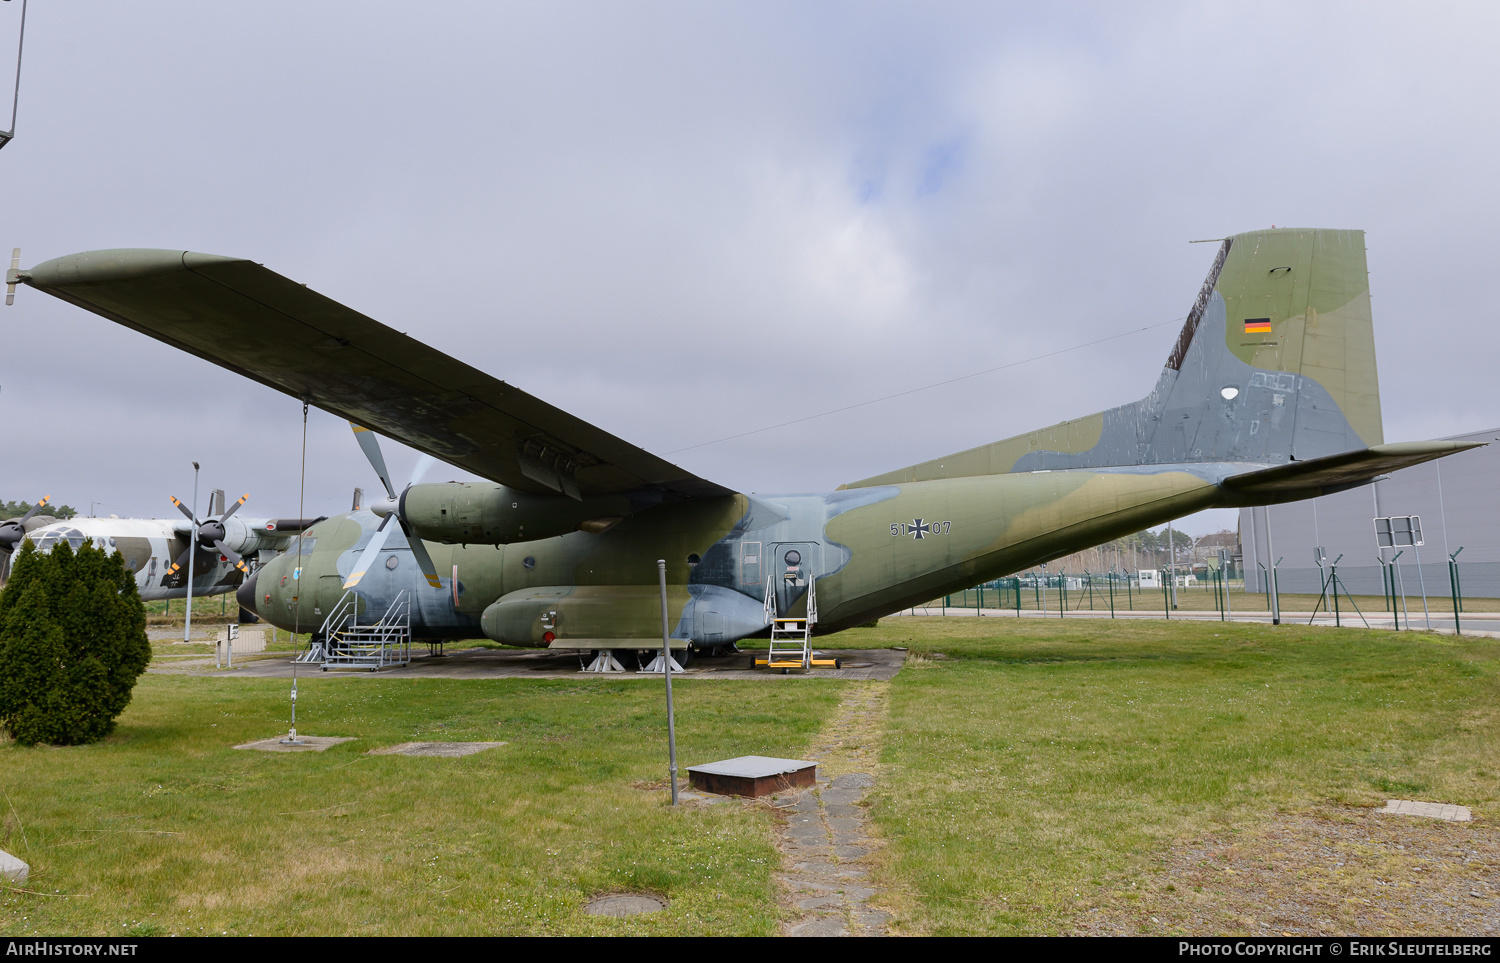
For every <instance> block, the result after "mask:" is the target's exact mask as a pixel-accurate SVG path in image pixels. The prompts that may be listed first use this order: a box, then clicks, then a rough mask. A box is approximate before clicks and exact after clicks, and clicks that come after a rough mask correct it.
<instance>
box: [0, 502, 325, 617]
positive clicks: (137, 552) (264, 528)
mask: <svg viewBox="0 0 1500 963" xmlns="http://www.w3.org/2000/svg"><path fill="white" fill-rule="evenodd" d="M248 497H249V496H248V495H247V496H245V498H248ZM245 498H241V499H240V500H239V501H238V502H236V503H233V504H231V505H230V506H229V509H228V510H227V511H226V510H225V507H224V493H223V492H222V491H219V490H217V489H215V490H214V491H213V493H212V494H211V495H210V496H209V507H208V516H209V517H206V518H203V519H200V520H199V521H200V524H199V526H198V533H197V541H198V555H197V557H196V558H194V560H193V585H192V589H193V595H194V597H198V596H205V595H221V594H223V593H225V592H232V591H234V590H235V589H236V588H238V587H239V586H240V585H241V584H242V583H243V581H244V576H245V575H247V574H249V572H250V565H249V564H248V563H247V561H246V558H249V559H250V561H252V562H253V561H256V560H257V559H264V560H269V559H270V558H271V557H273V556H274V555H275V554H276V552H277V551H278V550H279V549H282V548H284V547H285V546H286V545H287V544H288V543H290V542H291V541H292V539H293V538H295V537H296V535H297V534H298V533H299V532H301V531H302V530H303V529H304V528H306V527H308V524H309V523H310V522H311V521H312V520H311V519H309V520H307V521H303V520H301V519H295V518H245V517H243V516H241V517H237V518H236V517H233V516H234V514H235V512H236V510H238V509H239V507H240V506H241V505H243V504H244V503H245ZM45 502H46V499H42V501H41V502H39V503H38V505H37V506H36V507H35V508H33V509H32V511H31V512H28V513H27V516H26V517H25V518H19V519H10V520H8V521H6V522H3V523H0V584H3V583H4V581H5V578H6V576H7V575H8V573H9V569H10V561H11V557H12V556H13V555H14V553H15V551H16V550H18V549H19V548H20V546H21V543H22V542H23V541H24V540H25V539H28V538H29V539H31V542H32V544H34V545H35V546H36V547H37V549H38V550H39V551H43V552H49V551H51V550H52V549H53V548H55V547H56V546H57V545H58V544H59V543H61V542H67V543H68V544H69V545H70V546H72V548H73V549H74V551H77V550H78V548H79V547H80V546H82V545H83V543H84V542H92V543H93V544H94V545H95V547H97V548H100V549H104V550H106V551H115V550H118V551H119V553H120V555H121V557H122V558H123V559H124V560H125V565H126V567H127V568H129V569H130V571H131V572H132V573H134V575H135V580H136V587H137V588H138V589H139V590H140V593H141V598H143V599H145V600H147V601H153V600H156V599H180V598H184V597H185V596H186V595H187V592H188V556H187V553H188V541H189V540H190V539H191V538H192V537H193V521H192V512H191V511H190V510H189V509H188V507H187V506H186V505H183V504H182V503H181V502H180V501H178V500H177V499H176V498H173V499H172V503H173V504H174V505H176V506H177V507H178V509H179V510H180V511H181V512H182V513H183V515H184V516H186V517H184V518H182V519H177V520H174V519H170V518H116V517H115V516H113V515H111V516H110V517H108V518H79V517H76V516H75V517H73V518H70V519H66V520H58V519H55V518H51V517H49V516H46V515H37V514H36V511H37V509H39V508H40V507H41V505H42V504H43V503H45ZM216 515H217V516H219V517H217V518H215V517H213V516H216Z"/></svg>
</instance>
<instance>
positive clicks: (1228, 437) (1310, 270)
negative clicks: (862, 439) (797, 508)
mask: <svg viewBox="0 0 1500 963" xmlns="http://www.w3.org/2000/svg"><path fill="white" fill-rule="evenodd" d="M1384 440H1385V438H1384V430H1383V427H1382V424H1381V415H1380V388H1379V382H1378V379H1377V377H1376V371H1375V336H1374V329H1373V325H1372V323H1371V318H1370V287H1369V277H1368V273H1367V270H1366V267H1365V241H1364V232H1363V231H1346V230H1315V229H1300V228H1282V229H1272V230H1267V231H1253V232H1250V233H1247V234H1237V235H1234V236H1233V237H1229V238H1225V239H1224V241H1223V242H1222V243H1221V244H1220V246H1219V250H1218V253H1217V255H1216V256H1215V258H1214V261H1213V265H1212V266H1211V267H1210V269H1209V272H1208V277H1207V278H1206V279H1205V280H1204V282H1203V287H1202V289H1201V290H1200V291H1199V294H1198V297H1197V299H1196V300H1195V301H1194V303H1193V306H1192V309H1191V311H1190V312H1189V314H1188V318H1187V323H1186V324H1184V325H1183V327H1182V331H1181V333H1180V334H1179V335H1178V337H1177V341H1176V342H1175V344H1174V345H1173V348H1172V352H1171V354H1170V355H1169V356H1168V358H1167V364H1166V366H1165V367H1164V368H1163V369H1162V372H1161V375H1160V376H1159V378H1158V379H1157V383H1156V387H1155V388H1154V389H1153V390H1152V391H1151V393H1150V394H1149V395H1147V396H1146V397H1145V398H1143V399H1141V400H1140V401H1137V402H1135V403H1133V404H1128V405H1122V406H1120V407H1118V408H1112V409H1110V410H1108V411H1101V412H1098V413H1097V414H1093V415H1088V416H1087V417H1084V418H1078V419H1075V420H1073V421H1065V422H1063V423H1062V424H1058V425H1053V426H1052V427H1050V428H1043V429H1041V430H1039V431H1034V432H1031V433H1029V434H1025V435H1018V436H1016V437H1014V438H1007V439H1005V440H1003V441H998V442H995V443H993V444H990V445H985V446H982V447H980V448H974V449H971V450H969V451H966V452H960V453H958V454H956V455H949V456H947V457H944V458H939V459H934V460H933V461H930V462H925V463H923V464H920V465H913V466H911V467H909V468H903V469H900V470H898V471H894V472H889V473H887V474H884V475H878V476H876V477H874V478H868V479H865V480H863V481H859V482H855V483H853V484H852V485H849V486H848V487H850V488H863V487H868V486H870V485H881V484H893V483H899V482H908V481H923V480H927V479H933V478H953V477H964V476H970V475H991V474H1003V473H1007V472H1019V471H1037V470H1044V469H1053V470H1057V469H1067V468H1108V467H1116V466H1130V465H1154V464H1182V463H1193V462H1250V463H1257V464H1271V465H1275V464H1281V463H1287V462H1292V461H1308V460H1311V459H1314V458H1321V457H1325V456H1328V455H1333V454H1337V453H1339V452H1344V451H1351V450H1355V449H1362V448H1371V447H1375V446H1378V445H1380V444H1382V443H1383V442H1384Z"/></svg>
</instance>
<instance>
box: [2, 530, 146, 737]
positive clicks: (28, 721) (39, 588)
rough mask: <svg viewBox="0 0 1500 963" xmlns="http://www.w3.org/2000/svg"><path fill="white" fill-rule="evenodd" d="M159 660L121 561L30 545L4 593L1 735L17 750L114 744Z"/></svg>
mask: <svg viewBox="0 0 1500 963" xmlns="http://www.w3.org/2000/svg"><path fill="white" fill-rule="evenodd" d="M150 661H151V644H150V643H149V642H148V641H147V640H146V610H145V607H144V606H143V605H142V604H141V597H140V594H139V593H138V592H137V591H136V586H135V577H134V575H132V574H131V573H130V571H129V570H128V569H127V568H126V567H125V562H124V560H123V559H122V558H121V557H120V553H119V552H114V553H112V554H106V553H105V552H104V551H103V550H102V549H98V548H95V547H94V546H93V545H92V544H90V543H87V542H85V543H84V544H83V546H82V547H80V548H79V549H78V551H77V552H74V551H73V549H72V548H71V546H69V545H68V543H67V541H65V540H64V541H59V542H58V543H57V545H56V547H55V548H53V549H52V551H51V552H47V553H42V552H38V551H37V550H36V549H35V547H33V546H32V544H31V541H30V540H29V539H28V540H27V541H25V542H23V543H22V546H21V549H20V551H19V552H17V554H16V559H15V564H14V565H13V566H12V568H11V573H10V580H9V581H7V582H6V584H5V588H4V589H3V590H0V726H3V727H4V728H5V729H6V730H8V731H9V732H10V734H11V736H13V737H14V738H15V740H16V741H17V742H19V743H21V744H22V745H36V744H38V743H51V744H55V745H71V744H77V743H83V742H93V741H95V740H97V739H101V738H103V737H104V736H106V735H108V734H109V733H110V731H111V730H113V729H114V727H115V717H116V716H118V715H119V714H120V713H121V712H123V711H124V710H125V707H126V706H127V705H129V704H130V692H131V690H132V689H133V688H134V687H135V682H136V679H138V678H139V677H140V674H141V673H142V672H144V671H145V670H146V663H148V662H150Z"/></svg>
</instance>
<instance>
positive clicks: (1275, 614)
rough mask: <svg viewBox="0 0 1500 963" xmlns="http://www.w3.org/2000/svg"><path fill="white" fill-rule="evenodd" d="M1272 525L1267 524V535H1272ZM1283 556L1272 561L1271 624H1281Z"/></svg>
mask: <svg viewBox="0 0 1500 963" xmlns="http://www.w3.org/2000/svg"><path fill="white" fill-rule="evenodd" d="M1270 529H1271V526H1269V525H1267V526H1266V537H1267V538H1269V537H1270ZM1280 568H1281V556H1279V555H1278V556H1277V557H1276V561H1274V562H1272V563H1271V624H1272V625H1280V624H1281V572H1280V571H1279V570H1280Z"/></svg>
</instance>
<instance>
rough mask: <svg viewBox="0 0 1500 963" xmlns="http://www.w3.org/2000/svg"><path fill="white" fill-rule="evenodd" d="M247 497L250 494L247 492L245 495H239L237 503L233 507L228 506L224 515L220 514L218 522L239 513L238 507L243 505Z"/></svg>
mask: <svg viewBox="0 0 1500 963" xmlns="http://www.w3.org/2000/svg"><path fill="white" fill-rule="evenodd" d="M249 497H250V493H249V492H245V494H243V495H241V496H240V500H239V501H237V502H235V503H234V504H233V505H230V506H229V511H227V512H225V513H224V514H222V515H220V516H219V521H221V522H222V521H224V519H226V518H228V517H229V516H230V515H233V514H234V513H235V512H237V511H239V510H240V506H241V505H243V504H245V500H246V499H247V498H249Z"/></svg>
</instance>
